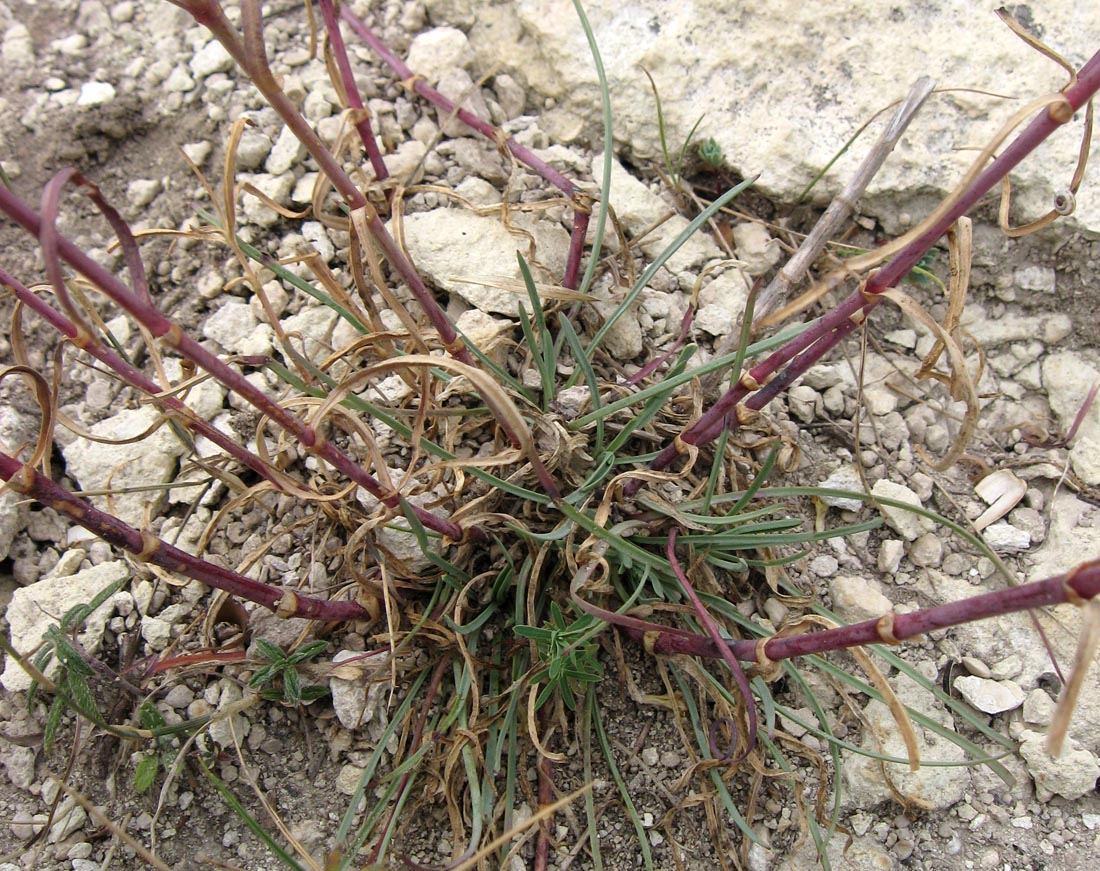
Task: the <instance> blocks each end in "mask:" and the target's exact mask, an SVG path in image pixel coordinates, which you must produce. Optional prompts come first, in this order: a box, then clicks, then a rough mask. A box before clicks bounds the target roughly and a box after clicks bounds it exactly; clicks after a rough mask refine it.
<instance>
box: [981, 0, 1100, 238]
mask: <svg viewBox="0 0 1100 871" xmlns="http://www.w3.org/2000/svg"><path fill="white" fill-rule="evenodd" d="M995 11H996V13H997V17H998V18H1000V19H1001V21H1003V22H1004V23H1005V24H1006V25H1007V26H1008V27H1009V29H1010V30H1011V31H1012V32H1013V33H1015V34H1016V35H1017V36H1018V37H1020V39H1022V40H1023V41H1024V42H1025V43H1027V44H1028V45H1029V46H1030V47H1031V48H1033V49H1035V51H1037V52H1039V54H1041V55H1043V57H1046V58H1049V59H1050V60H1052V61H1054V62H1055V63H1056V64H1058V66H1060V67H1061V68H1062V69H1064V70H1065V71H1066V72H1067V73H1069V85H1073V84H1075V83H1076V82H1077V70H1076V69H1074V67H1073V64H1071V63H1070V62H1069V61H1067V60H1066V59H1065V58H1064V57H1062V56H1061V55H1060V54H1058V52H1056V51H1055V50H1054V49H1052V48H1051V47H1050V46H1048V45H1046V44H1044V43H1043V42H1041V41H1039V40H1038V39H1036V38H1035V37H1034V36H1032V35H1031V34H1030V33H1028V32H1027V30H1025V29H1024V28H1023V26H1022V25H1021V24H1020V22H1018V21H1017V20H1016V19H1015V17H1013V15H1012V13H1011V12H1009V11H1008V10H1007V9H1006V8H1004V7H1003V6H1002V7H1001V8H1000V9H997V10H995ZM1069 85H1067V87H1068V86H1069ZM1092 122H1093V108H1092V100H1089V101H1088V104H1087V106H1086V107H1085V124H1084V130H1083V131H1082V133H1081V147H1080V148H1079V149H1078V152H1077V165H1076V166H1075V167H1074V169H1073V177H1072V178H1071V179H1070V183H1069V187H1068V188H1066V189H1065V190H1061V191H1058V192H1057V193H1056V194H1055V195H1054V207H1053V208H1052V209H1051V210H1050V211H1049V212H1047V213H1046V214H1045V215H1043V216H1041V217H1039V218H1036V219H1035V220H1034V221H1028V223H1026V224H1022V225H1021V226H1019V227H1013V226H1011V221H1010V220H1009V209H1010V203H1011V199H1012V184H1011V182H1009V180H1008V177H1007V176H1006V177H1005V179H1004V181H1003V182H1002V183H1001V204H1000V207H999V209H998V212H997V222H998V224H999V225H1000V228H1001V231H1002V232H1003V233H1004V234H1005V235H1006V236H1008V237H1009V238H1010V239H1016V238H1019V237H1020V236H1026V235H1028V234H1029V233H1034V232H1035V231H1036V230H1041V229H1043V227H1047V226H1050V225H1051V224H1053V223H1054V222H1055V221H1056V220H1058V218H1061V217H1064V216H1066V215H1071V214H1073V211H1074V208H1075V207H1076V200H1075V196H1074V195H1075V194H1076V193H1077V191H1078V189H1080V187H1081V182H1082V181H1083V180H1084V178H1085V167H1086V166H1087V165H1088V160H1089V152H1090V151H1091V150H1092Z"/></svg>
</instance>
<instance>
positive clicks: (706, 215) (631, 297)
mask: <svg viewBox="0 0 1100 871" xmlns="http://www.w3.org/2000/svg"><path fill="white" fill-rule="evenodd" d="M755 183H756V177H755V176H754V177H751V178H747V179H745V180H744V181H743V182H741V183H740V184H739V185H737V186H736V187H733V188H730V189H729V190H728V191H726V192H725V193H724V194H722V196H720V197H718V199H716V200H715V201H714V202H713V203H711V204H710V205H709V206H707V207H706V208H705V209H703V211H701V212H700V213H699V214H698V215H697V216H696V217H695V219H694V220H693V221H692V222H691V223H690V224H688V225H687V226H686V227H685V228H684V229H683V231H682V232H680V234H679V235H677V237H676V238H675V239H673V240H672V242H670V243H669V244H668V246H667V247H666V248H665V249H664V250H663V251H662V252H661V253H660V254H658V255H657V258H656V259H655V260H654V261H653V262H652V263H650V264H649V266H647V267H646V270H645V271H644V272H643V273H642V275H641V277H640V278H639V279H638V280H637V281H636V282H634V286H633V287H632V288H631V289H630V292H629V293H627V295H626V296H625V297H623V301H622V302H621V303H620V304H619V307H618V308H616V309H615V311H614V312H612V313H611V316H610V317H608V318H607V320H606V321H604V324H603V326H602V327H600V329H599V330H598V331H597V332H596V335H595V336H593V337H592V341H591V342H589V344H588V358H589V359H592V355H593V354H595V352H596V348H598V347H599V345H600V342H602V341H603V340H604V338H605V337H606V336H607V333H608V331H610V329H611V328H612V327H613V326H614V325H615V323H616V322H617V321H618V320H619V318H621V317H622V316H623V315H624V314H625V313H626V312H627V311H628V310H629V309H630V307H631V306H632V305H633V304H634V301H635V300H636V299H637V298H638V295H639V294H640V293H641V292H642V291H643V290H644V289H645V288H646V287H647V286H648V285H649V282H650V281H652V280H653V276H654V275H656V274H657V271H658V270H659V269H660V268H661V267H662V266H664V265H665V263H667V262H668V260H669V258H670V257H672V255H673V254H675V253H676V252H677V251H679V250H680V247H681V246H682V245H683V244H684V243H685V242H687V240H688V239H690V238H691V237H692V236H693V235H695V233H697V232H698V231H699V228H700V227H702V226H704V225H705V224H706V223H707V221H709V220H710V219H711V218H713V217H714V216H715V215H716V214H718V212H720V211H721V210H722V208H723V207H725V206H726V205H728V204H729V203H730V202H731V201H732V200H733V199H734V198H735V197H736V196H738V194H741V193H743V192H744V191H745V190H747V189H748V188H750V187H752V185H753V184H755Z"/></svg>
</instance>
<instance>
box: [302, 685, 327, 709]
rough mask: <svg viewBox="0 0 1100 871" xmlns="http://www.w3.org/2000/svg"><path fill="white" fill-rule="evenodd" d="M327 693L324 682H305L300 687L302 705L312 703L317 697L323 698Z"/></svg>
mask: <svg viewBox="0 0 1100 871" xmlns="http://www.w3.org/2000/svg"><path fill="white" fill-rule="evenodd" d="M328 694H329V688H328V687H327V686H326V685H324V684H316V683H315V684H307V685H306V686H304V687H302V692H301V699H302V704H303V705H312V704H313V703H314V702H316V701H317V700H318V699H323V698H324V697H325V696H327V695H328Z"/></svg>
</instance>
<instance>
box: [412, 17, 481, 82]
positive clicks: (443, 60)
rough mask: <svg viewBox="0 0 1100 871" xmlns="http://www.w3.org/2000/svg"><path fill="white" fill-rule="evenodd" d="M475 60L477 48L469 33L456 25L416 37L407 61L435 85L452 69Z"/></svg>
mask: <svg viewBox="0 0 1100 871" xmlns="http://www.w3.org/2000/svg"><path fill="white" fill-rule="evenodd" d="M473 60H474V50H473V49H472V48H470V41H469V40H468V39H467V38H466V34H465V33H463V32H462V31H461V30H459V29H458V28H456V27H436V28H433V29H432V30H426V31H424V32H423V33H421V34H419V35H417V36H416V38H414V39H413V41H412V43H411V44H410V45H409V52H408V56H407V57H406V59H405V63H407V64H408V66H409V69H410V70H412V71H413V72H414V73H416V74H417V75H419V76H423V77H424V78H425V79H426V80H427V81H428V82H429V83H431V84H433V85H434V84H435V83H436V82H438V81H439V80H440V79H441V78H443V75H444V73H446V72H447V71H448V70H450V69H452V68H454V67H467V66H469V65H470V63H472V62H473Z"/></svg>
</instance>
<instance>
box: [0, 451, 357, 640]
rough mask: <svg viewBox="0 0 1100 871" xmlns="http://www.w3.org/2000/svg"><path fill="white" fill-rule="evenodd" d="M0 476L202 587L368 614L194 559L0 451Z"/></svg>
mask: <svg viewBox="0 0 1100 871" xmlns="http://www.w3.org/2000/svg"><path fill="white" fill-rule="evenodd" d="M0 478H3V479H4V480H5V481H7V482H8V486H9V487H11V489H13V490H15V491H16V492H17V493H21V494H24V495H26V496H30V497H31V498H32V499H34V500H35V501H37V502H40V503H42V504H43V505H45V506H47V507H49V508H52V509H53V510H54V511H56V512H58V513H59V514H64V515H65V516H66V517H68V518H70V519H72V520H74V521H75V522H77V523H79V524H80V525H81V526H83V527H84V528H85V529H87V530H89V531H90V532H94V533H95V534H96V535H97V536H99V538H102V539H103V540H104V541H105V542H107V543H108V544H111V545H114V546H115V547H118V548H121V549H122V550H125V551H128V552H130V553H132V554H134V555H135V556H137V557H138V558H139V559H141V560H142V561H143V562H150V563H153V565H157V566H160V567H161V568H163V569H166V570H168V571H170V572H175V573H177V574H181V575H184V576H186V577H188V578H194V579H195V580H196V581H201V582H202V583H204V584H206V585H207V586H208V587H215V588H216V589H219V590H224V591H225V592H227V593H230V594H231V595H234V596H239V597H240V598H242V599H246V600H247V601H249V602H255V603H256V604H257V605H262V606H263V607H265V608H268V609H269V610H271V611H276V612H278V613H279V614H280V615H281V616H285V617H305V618H307V619H309V620H324V621H326V622H343V621H346V620H360V619H365V618H369V616H370V615H369V614H368V613H367V611H366V609H364V608H363V606H362V605H360V604H358V603H357V602H350V601H345V602H328V601H325V600H323V599H313V598H310V597H308V596H299V595H298V594H297V593H294V592H293V591H289V590H280V589H278V588H277V587H272V586H270V585H269V584H262V583H260V582H259V581H254V580H252V579H251V578H246V577H245V576H244V575H242V574H239V573H237V572H234V571H231V570H230V569H224V568H222V567H221V566H216V565H214V564H213V563H209V562H207V561H206V560H202V559H199V558H198V557H196V556H193V555H192V554H189V553H187V551H184V550H180V549H179V548H178V547H173V546H172V545H170V544H168V543H167V542H164V541H161V540H160V539H159V538H156V537H155V536H152V535H150V534H149V533H144V534H143V533H141V532H139V531H138V530H136V529H134V528H133V527H132V526H130V525H129V524H126V523H123V522H122V521H121V520H119V519H118V518H117V517H115V516H114V515H112V514H108V513H107V512H106V511H100V510H99V509H98V508H93V507H92V506H91V505H90V504H89V503H87V502H85V501H84V500H83V499H80V498H78V497H76V496H74V495H73V494H72V493H70V492H69V491H68V490H66V489H65V488H63V487H60V486H58V485H57V484H55V483H54V482H53V481H51V480H50V479H49V478H47V477H46V476H45V475H43V474H41V473H40V472H37V471H35V470H33V469H31V468H29V467H28V466H26V465H24V464H23V463H22V462H20V461H19V460H18V459H16V458H14V457H11V456H9V455H8V454H6V453H3V452H0Z"/></svg>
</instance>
